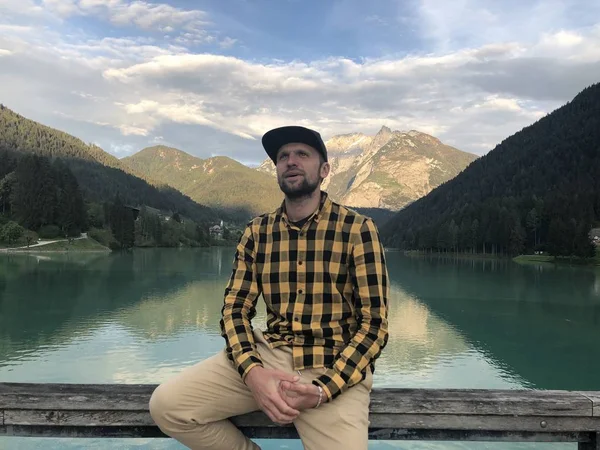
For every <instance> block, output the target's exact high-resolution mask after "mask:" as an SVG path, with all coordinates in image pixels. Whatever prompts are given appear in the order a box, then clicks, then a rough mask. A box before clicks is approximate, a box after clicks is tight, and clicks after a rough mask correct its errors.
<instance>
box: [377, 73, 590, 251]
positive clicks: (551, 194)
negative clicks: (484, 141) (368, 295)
mask: <svg viewBox="0 0 600 450" xmlns="http://www.w3.org/2000/svg"><path fill="white" fill-rule="evenodd" d="M598 174H600V84H595V85H592V86H590V87H588V88H586V89H584V90H583V91H582V92H580V93H579V94H578V95H577V96H576V97H575V98H573V99H572V101H570V102H569V103H567V104H565V105H563V106H562V107H560V108H558V109H557V110H555V111H554V112H552V113H551V114H549V115H547V116H545V117H543V118H542V119H540V120H538V121H537V122H535V123H534V124H532V125H530V126H528V127H526V128H523V129H522V130H521V131H519V132H517V133H515V134H514V135H512V136H510V137H508V138H507V139H505V140H504V141H503V142H501V143H500V144H498V145H497V146H496V147H495V148H494V149H493V150H491V151H490V152H489V153H488V154H486V155H485V156H482V157H481V158H479V159H478V160H477V161H474V162H473V163H472V164H471V165H470V166H469V167H468V168H466V169H465V170H464V171H463V172H462V173H461V174H459V175H457V176H456V177H455V178H454V179H452V180H450V181H448V182H446V183H443V184H442V185H440V186H438V187H437V188H436V189H434V190H433V191H431V192H430V193H429V194H428V195H426V196H424V197H423V198H421V199H419V200H417V201H415V202H414V203H412V204H411V205H409V206H407V207H406V208H404V209H403V210H401V211H399V212H397V213H396V214H395V215H394V217H392V218H391V219H389V220H388V221H387V223H386V224H385V226H384V227H383V228H382V229H381V230H380V231H381V235H382V239H383V241H384V243H385V244H386V245H387V246H391V247H400V248H405V249H420V250H437V251H448V250H450V251H468V252H483V253H489V252H494V253H500V254H510V255H514V254H519V253H522V252H533V251H547V252H549V253H550V254H553V255H577V256H581V257H589V256H592V255H593V251H594V250H593V246H591V242H590V240H591V239H590V236H589V231H590V229H591V228H592V227H593V226H598V223H599V222H600V176H598Z"/></svg>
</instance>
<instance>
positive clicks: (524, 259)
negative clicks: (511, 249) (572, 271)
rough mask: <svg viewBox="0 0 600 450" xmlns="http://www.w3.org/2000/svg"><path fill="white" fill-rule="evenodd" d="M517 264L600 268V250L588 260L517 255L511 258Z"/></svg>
mask: <svg viewBox="0 0 600 450" xmlns="http://www.w3.org/2000/svg"><path fill="white" fill-rule="evenodd" d="M513 261H515V262H517V263H532V262H536V263H540V262H544V263H551V264H574V265H585V266H600V250H596V256H595V257H594V258H590V259H582V258H575V257H573V258H570V257H568V256H550V255H519V256H516V257H515V258H513Z"/></svg>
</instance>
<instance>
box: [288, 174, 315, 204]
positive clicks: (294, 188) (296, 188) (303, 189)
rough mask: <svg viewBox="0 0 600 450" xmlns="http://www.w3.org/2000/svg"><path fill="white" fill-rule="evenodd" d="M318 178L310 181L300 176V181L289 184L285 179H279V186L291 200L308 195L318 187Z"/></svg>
mask: <svg viewBox="0 0 600 450" xmlns="http://www.w3.org/2000/svg"><path fill="white" fill-rule="evenodd" d="M319 185H320V180H316V181H315V182H313V183H311V182H310V181H309V180H308V179H307V178H306V176H304V177H302V183H299V184H294V185H289V184H288V183H286V179H285V178H282V179H280V180H279V188H280V189H281V191H282V192H283V193H284V194H285V195H286V196H287V197H288V198H289V199H291V200H298V199H300V198H303V197H310V196H311V194H312V193H313V192H315V190H316V189H317V188H318V187H319Z"/></svg>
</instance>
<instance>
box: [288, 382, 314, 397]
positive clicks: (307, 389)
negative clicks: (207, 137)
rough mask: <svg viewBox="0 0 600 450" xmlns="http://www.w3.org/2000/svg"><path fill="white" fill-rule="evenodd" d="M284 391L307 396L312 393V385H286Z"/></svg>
mask: <svg viewBox="0 0 600 450" xmlns="http://www.w3.org/2000/svg"><path fill="white" fill-rule="evenodd" d="M286 389H287V390H288V391H291V392H295V393H296V394H301V395H307V394H312V393H313V388H312V384H304V383H288V385H287V387H286Z"/></svg>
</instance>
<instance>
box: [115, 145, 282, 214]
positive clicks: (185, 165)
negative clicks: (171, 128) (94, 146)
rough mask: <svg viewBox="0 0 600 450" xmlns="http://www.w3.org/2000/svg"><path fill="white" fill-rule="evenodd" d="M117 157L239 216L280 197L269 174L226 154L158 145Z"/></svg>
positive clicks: (264, 208)
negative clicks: (196, 152)
mask: <svg viewBox="0 0 600 450" xmlns="http://www.w3.org/2000/svg"><path fill="white" fill-rule="evenodd" d="M121 161H122V162H123V163H124V164H126V165H127V166H128V167H130V168H131V170H134V171H136V172H139V173H141V174H143V175H145V176H147V177H151V178H154V179H157V180H160V181H161V182H163V183H165V184H168V185H170V186H172V187H173V188H175V189H177V190H179V191H181V192H182V193H184V194H185V195H187V196H189V197H190V198H192V199H193V200H195V201H197V202H198V203H202V204H205V205H208V206H211V207H214V208H219V209H221V210H224V211H227V212H228V213H230V214H231V215H233V216H235V217H236V218H238V219H239V220H249V219H250V218H251V217H254V216H256V215H259V214H263V213H265V212H268V211H272V210H274V209H275V208H277V207H278V206H279V205H280V204H281V202H282V200H283V195H282V193H281V192H280V190H279V187H278V186H277V182H276V180H275V179H274V178H273V177H271V176H268V175H266V174H263V173H261V172H258V171H256V170H254V169H251V168H249V167H247V166H245V165H243V164H241V163H239V162H237V161H235V160H233V159H231V158H228V157H226V156H216V157H213V158H208V159H200V158H196V157H195V156H192V155H190V154H188V153H185V152H183V151H181V150H178V149H175V148H171V147H165V146H160V145H159V146H154V147H148V148H145V149H143V150H141V151H139V152H138V153H136V154H135V155H132V156H129V157H126V158H123V159H122V160H121Z"/></svg>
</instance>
